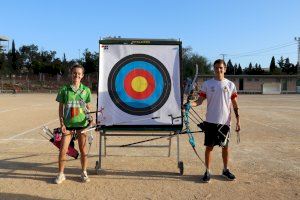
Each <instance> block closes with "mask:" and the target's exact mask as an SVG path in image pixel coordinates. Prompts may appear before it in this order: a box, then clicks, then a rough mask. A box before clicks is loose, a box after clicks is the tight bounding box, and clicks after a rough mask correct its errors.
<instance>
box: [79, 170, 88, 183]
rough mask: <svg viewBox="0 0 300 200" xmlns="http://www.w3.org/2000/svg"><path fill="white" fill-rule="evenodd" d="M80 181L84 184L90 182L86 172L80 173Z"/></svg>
mask: <svg viewBox="0 0 300 200" xmlns="http://www.w3.org/2000/svg"><path fill="white" fill-rule="evenodd" d="M81 181H82V182H84V183H87V182H90V178H89V177H88V175H87V172H86V171H83V172H82V173H81Z"/></svg>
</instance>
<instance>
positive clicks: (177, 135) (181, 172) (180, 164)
mask: <svg viewBox="0 0 300 200" xmlns="http://www.w3.org/2000/svg"><path fill="white" fill-rule="evenodd" d="M176 138H177V167H178V169H179V174H180V175H183V173H184V165H183V162H182V161H181V160H180V157H179V156H180V149H179V134H176Z"/></svg>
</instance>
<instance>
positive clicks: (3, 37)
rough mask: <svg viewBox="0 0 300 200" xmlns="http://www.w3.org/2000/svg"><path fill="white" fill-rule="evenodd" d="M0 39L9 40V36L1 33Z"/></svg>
mask: <svg viewBox="0 0 300 200" xmlns="http://www.w3.org/2000/svg"><path fill="white" fill-rule="evenodd" d="M0 41H9V38H8V37H6V36H4V35H0Z"/></svg>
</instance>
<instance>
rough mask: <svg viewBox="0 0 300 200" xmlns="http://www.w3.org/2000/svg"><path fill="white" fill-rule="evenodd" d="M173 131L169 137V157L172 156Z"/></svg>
mask: <svg viewBox="0 0 300 200" xmlns="http://www.w3.org/2000/svg"><path fill="white" fill-rule="evenodd" d="M171 136H172V132H171V133H170V137H169V138H168V140H169V152H168V157H170V156H171V144H172V137H171Z"/></svg>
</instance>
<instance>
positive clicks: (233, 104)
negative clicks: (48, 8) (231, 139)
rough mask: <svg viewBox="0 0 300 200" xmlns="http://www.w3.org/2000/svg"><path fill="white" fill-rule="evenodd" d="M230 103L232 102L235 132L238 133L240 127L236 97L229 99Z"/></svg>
mask: <svg viewBox="0 0 300 200" xmlns="http://www.w3.org/2000/svg"><path fill="white" fill-rule="evenodd" d="M231 102H232V106H233V111H234V114H235V118H236V128H235V131H237V132H238V131H240V130H241V126H240V115H239V107H238V102H237V97H235V98H233V99H231Z"/></svg>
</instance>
